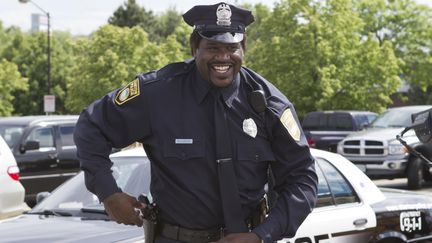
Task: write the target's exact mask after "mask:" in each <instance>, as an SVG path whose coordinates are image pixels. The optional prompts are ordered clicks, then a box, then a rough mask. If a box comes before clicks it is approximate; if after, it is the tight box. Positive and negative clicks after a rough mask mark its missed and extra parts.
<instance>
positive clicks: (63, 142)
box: [57, 123, 79, 172]
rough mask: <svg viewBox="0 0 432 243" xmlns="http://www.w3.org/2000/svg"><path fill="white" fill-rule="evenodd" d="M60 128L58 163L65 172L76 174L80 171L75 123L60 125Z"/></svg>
mask: <svg viewBox="0 0 432 243" xmlns="http://www.w3.org/2000/svg"><path fill="white" fill-rule="evenodd" d="M57 128H58V135H59V136H58V146H57V147H58V150H59V153H58V163H59V166H60V168H61V169H62V170H63V171H65V172H76V171H78V170H79V161H78V158H77V154H76V153H77V148H76V145H75V142H74V140H73V133H74V130H75V123H71V124H59V125H58V126H57Z"/></svg>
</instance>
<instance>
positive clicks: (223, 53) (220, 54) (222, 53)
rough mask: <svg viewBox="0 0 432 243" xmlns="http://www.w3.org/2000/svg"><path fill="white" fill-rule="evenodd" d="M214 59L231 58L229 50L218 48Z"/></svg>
mask: <svg viewBox="0 0 432 243" xmlns="http://www.w3.org/2000/svg"><path fill="white" fill-rule="evenodd" d="M216 59H218V60H229V59H231V52H229V51H228V50H225V49H220V50H219V51H218V53H217V54H216Z"/></svg>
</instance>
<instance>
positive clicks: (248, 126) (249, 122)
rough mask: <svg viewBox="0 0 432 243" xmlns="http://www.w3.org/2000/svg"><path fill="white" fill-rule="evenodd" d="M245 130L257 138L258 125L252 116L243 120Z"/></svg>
mask: <svg viewBox="0 0 432 243" xmlns="http://www.w3.org/2000/svg"><path fill="white" fill-rule="evenodd" d="M243 132H245V133H246V134H247V135H249V136H251V137H253V138H255V137H256V135H257V132H258V129H257V125H256V124H255V122H254V120H253V119H252V118H249V119H245V120H244V121H243Z"/></svg>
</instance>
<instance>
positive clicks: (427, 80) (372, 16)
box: [356, 0, 432, 90]
mask: <svg viewBox="0 0 432 243" xmlns="http://www.w3.org/2000/svg"><path fill="white" fill-rule="evenodd" d="M356 7H357V9H358V12H359V13H360V17H361V18H362V19H363V20H364V21H365V23H366V27H365V28H364V30H363V31H362V34H363V35H364V36H367V35H368V34H369V33H373V34H374V37H375V38H376V39H377V40H378V41H379V43H380V45H383V43H384V41H389V42H391V43H392V44H393V47H394V50H395V53H396V56H397V57H399V58H400V59H402V60H403V65H402V70H403V72H402V75H403V77H404V79H406V80H407V81H408V83H410V84H411V85H412V86H413V87H414V86H418V87H421V88H422V89H423V90H426V88H427V87H428V86H429V85H431V84H432V69H431V68H430V67H431V65H432V59H431V50H432V11H431V10H432V9H431V8H429V7H427V6H424V5H419V4H417V3H416V2H415V1H414V0H393V1H386V0H361V1H357V6H356Z"/></svg>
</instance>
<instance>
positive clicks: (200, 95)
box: [195, 68, 240, 107]
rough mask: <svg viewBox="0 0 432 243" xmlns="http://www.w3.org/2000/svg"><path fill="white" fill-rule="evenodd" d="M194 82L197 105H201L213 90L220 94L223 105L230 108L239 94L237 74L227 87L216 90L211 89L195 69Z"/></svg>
mask: <svg viewBox="0 0 432 243" xmlns="http://www.w3.org/2000/svg"><path fill="white" fill-rule="evenodd" d="M195 81H196V83H195V91H196V98H197V101H198V103H201V102H202V101H203V100H204V98H205V97H206V96H207V94H208V93H209V92H210V90H212V89H215V90H219V91H220V92H221V94H222V97H223V100H224V101H225V104H226V105H227V106H228V107H231V106H232V102H233V101H234V99H235V97H237V94H238V92H239V91H238V90H239V87H240V74H239V73H238V74H237V75H236V76H235V78H234V81H233V82H232V83H231V84H230V85H229V86H228V87H224V88H216V87H213V86H212V85H211V84H210V82H209V81H207V80H205V79H203V78H202V77H201V75H200V73H199V72H198V70H197V69H196V68H195Z"/></svg>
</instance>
